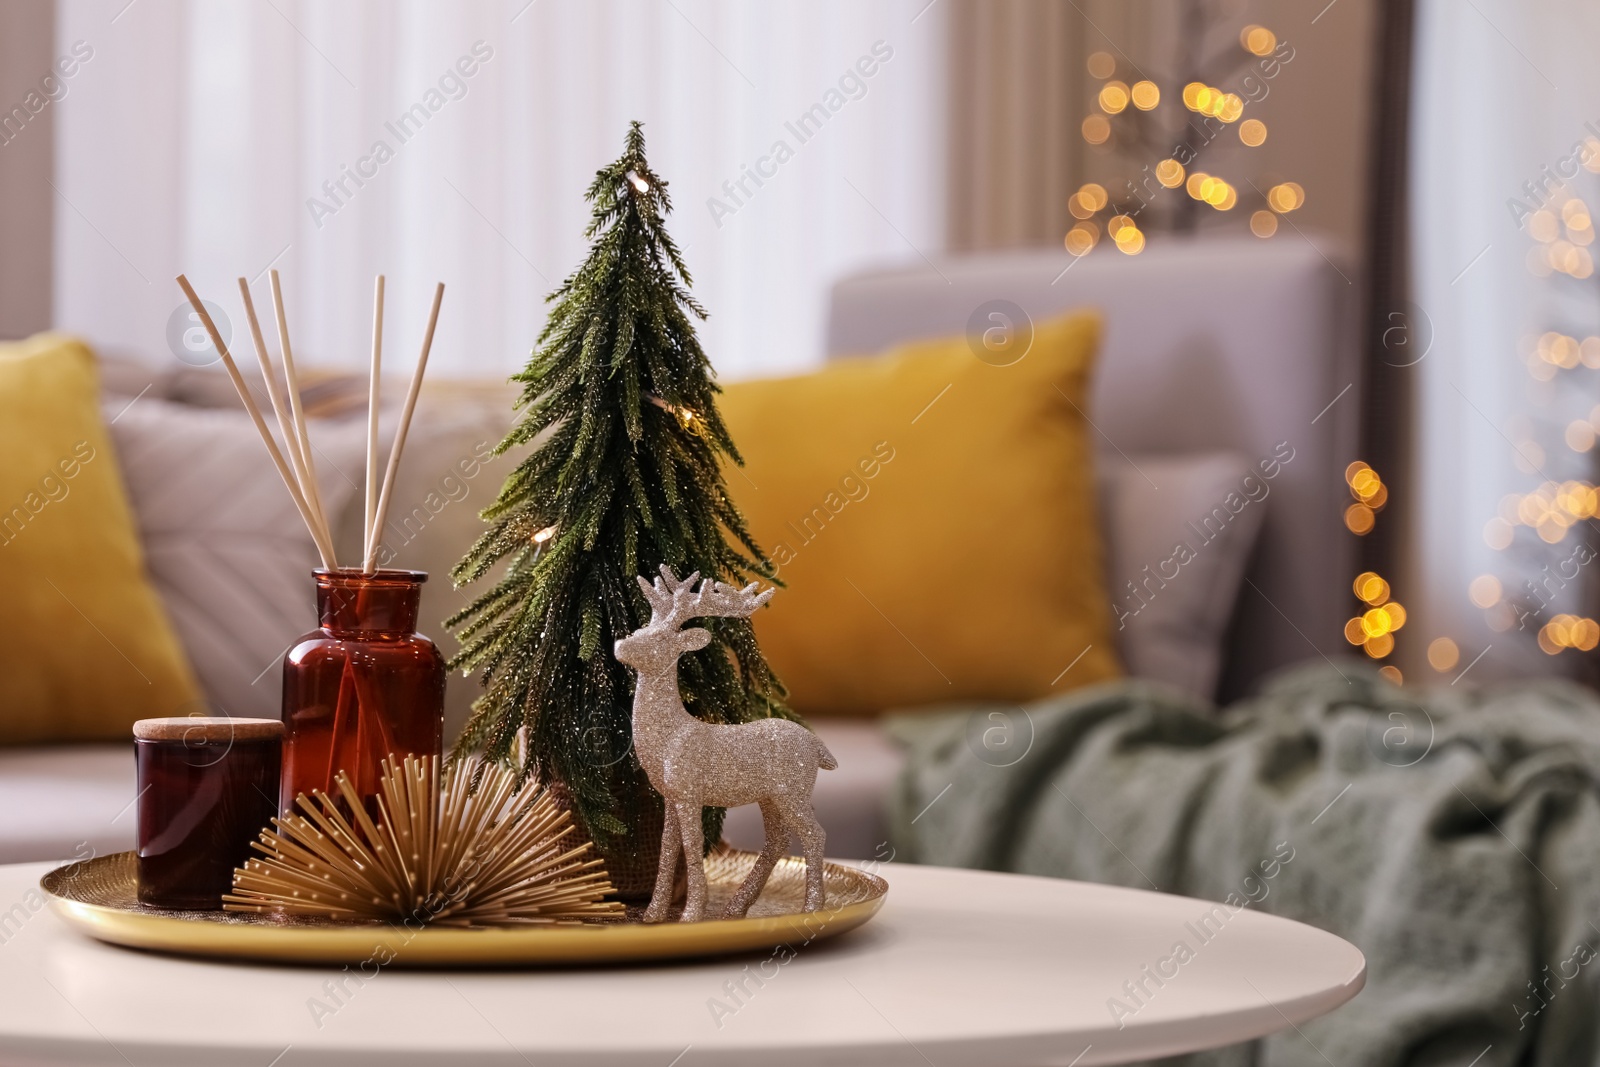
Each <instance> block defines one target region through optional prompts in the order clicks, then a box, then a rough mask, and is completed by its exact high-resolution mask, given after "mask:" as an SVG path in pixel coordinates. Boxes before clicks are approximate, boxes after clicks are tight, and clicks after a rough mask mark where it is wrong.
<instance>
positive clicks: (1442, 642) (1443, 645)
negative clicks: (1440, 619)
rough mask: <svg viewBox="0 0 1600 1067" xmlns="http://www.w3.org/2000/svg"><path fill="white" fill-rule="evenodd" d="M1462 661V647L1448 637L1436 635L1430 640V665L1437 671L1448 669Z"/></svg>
mask: <svg viewBox="0 0 1600 1067" xmlns="http://www.w3.org/2000/svg"><path fill="white" fill-rule="evenodd" d="M1460 662H1461V649H1459V648H1457V647H1456V643H1455V642H1454V641H1452V640H1450V639H1449V638H1448V637H1435V638H1434V639H1433V640H1432V641H1430V642H1428V666H1430V667H1432V668H1433V669H1434V670H1436V671H1441V672H1442V671H1448V670H1450V669H1451V668H1453V667H1454V666H1455V665H1456V664H1457V663H1460Z"/></svg>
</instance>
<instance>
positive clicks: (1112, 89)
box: [1100, 81, 1128, 115]
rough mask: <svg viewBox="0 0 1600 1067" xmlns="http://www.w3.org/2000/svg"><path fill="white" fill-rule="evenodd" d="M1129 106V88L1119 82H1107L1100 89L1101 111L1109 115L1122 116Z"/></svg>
mask: <svg viewBox="0 0 1600 1067" xmlns="http://www.w3.org/2000/svg"><path fill="white" fill-rule="evenodd" d="M1127 106H1128V86H1127V85H1126V84H1125V83H1123V82H1119V81H1113V82H1106V83H1105V85H1103V86H1101V87H1100V110H1101V111H1104V112H1105V113H1106V114H1108V115H1117V114H1120V113H1121V112H1122V111H1123V109H1124V108H1126V107H1127Z"/></svg>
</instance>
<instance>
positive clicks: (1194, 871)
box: [887, 663, 1600, 1067]
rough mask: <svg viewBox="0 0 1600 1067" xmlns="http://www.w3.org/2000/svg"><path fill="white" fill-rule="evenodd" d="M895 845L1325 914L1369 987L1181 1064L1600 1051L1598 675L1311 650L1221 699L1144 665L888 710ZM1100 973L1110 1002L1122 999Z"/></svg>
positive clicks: (906, 851)
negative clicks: (1403, 670)
mask: <svg viewBox="0 0 1600 1067" xmlns="http://www.w3.org/2000/svg"><path fill="white" fill-rule="evenodd" d="M887 722H888V727H889V729H890V732H891V733H892V734H893V735H894V736H895V737H896V738H897V739H898V740H899V741H900V742H901V743H903V744H904V745H905V746H906V748H907V750H908V753H909V761H908V764H907V767H906V770H905V772H904V774H903V775H902V777H901V779H900V781H899V783H898V785H897V788H896V790H895V793H894V796H893V798H892V800H891V812H890V818H891V827H892V838H891V843H892V845H893V847H894V849H895V858H896V859H898V860H908V861H911V862H918V863H931V864H941V865H946V866H956V867H977V868H984V869H988V870H996V871H1016V872H1020V873H1024V874H1038V875H1052V876H1056V877H1062V878H1075V879H1082V880H1085V881H1094V882H1107V883H1112V884H1117V885H1126V886H1135V887H1140V888H1153V889H1159V890H1161V891H1163V892H1171V893H1180V894H1184V895H1187V896H1193V897H1199V898H1202V899H1206V900H1217V901H1231V902H1232V903H1234V904H1235V905H1243V906H1249V907H1255V908H1259V909H1261V910H1263V911H1267V912H1271V913H1273V914H1276V915H1282V916H1285V917H1288V918H1291V919H1297V920H1300V921H1302V922H1306V923H1310V924H1312V925H1314V926H1319V927H1321V928H1323V929H1325V930H1330V931H1332V932H1333V933H1336V934H1338V935H1340V936H1341V937H1344V938H1346V939H1347V940H1349V941H1350V942H1352V943H1353V944H1355V945H1356V946H1357V947H1358V948H1360V949H1361V951H1362V952H1363V953H1365V954H1366V957H1367V964H1368V977H1367V985H1366V988H1365V989H1364V990H1363V991H1362V992H1361V993H1360V994H1359V995H1358V996H1357V997H1356V998H1355V999H1354V1000H1352V1001H1351V1002H1350V1003H1349V1004H1347V1005H1345V1006H1344V1007H1342V1008H1340V1009H1339V1010H1337V1011H1335V1012H1333V1013H1332V1014H1330V1015H1328V1016H1326V1017H1324V1018H1322V1019H1318V1020H1315V1021H1313V1022H1310V1023H1307V1024H1304V1025H1302V1026H1301V1027H1300V1028H1299V1031H1298V1032H1297V1031H1295V1030H1289V1031H1287V1032H1285V1033H1282V1034H1278V1035H1274V1036H1272V1037H1268V1038H1265V1039H1263V1040H1261V1041H1258V1042H1254V1043H1252V1044H1250V1045H1244V1046H1235V1047H1233V1048H1227V1049H1220V1050H1216V1051H1213V1052H1207V1053H1201V1054H1197V1055H1194V1056H1189V1057H1185V1058H1181V1059H1179V1060H1176V1061H1173V1062H1175V1063H1182V1064H1186V1065H1189V1067H1202V1065H1204V1067H1236V1065H1237V1067H1245V1065H1252V1067H1302V1065H1304V1067H1328V1064H1329V1063H1330V1062H1331V1063H1332V1064H1333V1065H1335V1067H1389V1065H1396V1067H1398V1065H1402V1064H1404V1065H1416V1067H1422V1065H1427V1067H1436V1065H1446V1064H1455V1065H1460V1067H1468V1065H1469V1064H1470V1065H1473V1067H1508V1065H1512V1064H1516V1065H1519V1067H1544V1065H1548V1067H1573V1065H1580V1064H1587V1065H1600V1010H1597V1007H1600V996H1597V992H1600V964H1595V963H1594V961H1595V960H1596V958H1597V955H1600V802H1597V801H1600V791H1597V789H1596V782H1597V780H1600V696H1597V695H1596V694H1595V693H1593V692H1591V691H1590V690H1588V689H1585V688H1582V687H1579V686H1576V685H1573V684H1570V683H1566V682H1560V681H1542V682H1524V683H1518V684H1515V685H1505V686H1493V687H1485V688H1482V689H1469V688H1467V687H1466V686H1465V685H1464V684H1463V685H1462V686H1461V687H1459V688H1454V687H1450V686H1444V685H1441V686H1439V687H1437V688H1411V687H1408V688H1405V689H1400V688H1397V687H1395V686H1392V685H1390V684H1388V683H1387V682H1385V681H1384V680H1382V679H1380V678H1378V677H1377V675H1376V673H1375V672H1374V671H1373V670H1372V669H1371V667H1369V666H1367V665H1365V664H1352V663H1341V664H1338V665H1336V666H1330V665H1329V664H1326V663H1319V664H1317V665H1315V666H1309V667H1301V668H1298V669H1295V670H1292V671H1289V672H1286V673H1284V674H1282V675H1279V676H1278V677H1276V678H1275V679H1273V680H1271V681H1270V682H1269V683H1268V684H1267V685H1266V686H1265V687H1264V689H1263V691H1262V693H1261V695H1259V696H1257V697H1255V698H1253V699H1251V700H1247V701H1242V702H1240V703H1238V704H1235V705H1233V706H1232V707H1229V708H1227V709H1225V710H1222V711H1218V710H1216V709H1214V708H1212V707H1209V706H1207V705H1206V704H1204V703H1203V702H1200V701H1196V700H1193V699H1189V698H1185V697H1182V696H1180V695H1177V694H1175V693H1173V692H1171V691H1169V690H1166V689H1164V688H1162V687H1159V686H1156V685H1152V684H1149V683H1143V682H1136V681H1125V682H1114V683H1108V684H1104V685H1099V686H1095V687H1092V688H1085V689H1081V690H1077V691H1075V692H1071V693H1068V694H1064V695H1062V696H1060V697H1056V698H1052V699H1048V700H1044V701H1040V702H1038V703H1035V704H1032V705H1029V706H1027V707H1017V706H1014V705H1011V706H993V707H987V706H986V707H972V708H959V709H944V710H943V711H941V712H939V713H933V714H930V713H920V714H906V715H899V716H894V717H892V718H890V719H889V720H888V721H887ZM1117 994H1118V991H1117V990H1113V989H1108V990H1107V1011H1108V1013H1110V1017H1111V1018H1114V1019H1115V1018H1119V1017H1121V1015H1119V1012H1120V1013H1122V1015H1125V1014H1127V1013H1129V1012H1132V1013H1136V1012H1137V1010H1138V1005H1137V1004H1130V1003H1127V1002H1126V998H1125V997H1124V998H1123V999H1122V1001H1121V1004H1122V1007H1121V1008H1118V1007H1117V1004H1118V1000H1117Z"/></svg>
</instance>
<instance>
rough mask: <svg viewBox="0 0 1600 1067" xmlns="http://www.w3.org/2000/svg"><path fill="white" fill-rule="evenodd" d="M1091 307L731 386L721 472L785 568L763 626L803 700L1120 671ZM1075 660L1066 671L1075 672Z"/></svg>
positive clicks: (934, 697)
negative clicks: (998, 341) (992, 347)
mask: <svg viewBox="0 0 1600 1067" xmlns="http://www.w3.org/2000/svg"><path fill="white" fill-rule="evenodd" d="M1098 338H1099V319H1098V317H1097V316H1095V315H1093V314H1087V313H1084V314H1075V315H1070V316H1067V317H1065V318H1061V319H1058V320H1055V321H1052V322H1048V323H1043V324H1040V325H1039V326H1038V327H1037V328H1036V329H1035V332H1034V338H1033V344H1032V347H1031V348H1030V349H1028V351H1027V352H1026V354H1025V355H1024V356H1023V358H1022V359H1021V360H1020V361H1018V362H1016V363H1013V364H1010V365H1009V366H995V365H991V364H990V363H986V362H984V361H982V360H980V359H978V358H977V357H976V356H975V355H974V353H973V349H972V348H971V346H969V344H968V342H967V339H966V338H963V337H957V338H952V339H949V340H938V341H927V342H919V343H915V344H909V345H906V346H904V347H902V348H899V349H897V350H895V351H894V352H891V353H889V354H888V355H886V356H882V357H877V358H871V359H851V360H845V361H841V362H839V363H835V364H832V365H830V366H829V367H827V368H826V369H824V370H822V371H819V372H817V373H815V374H809V375H806V376H804V377H799V378H787V379H778V380H770V381H753V382H740V383H734V384H731V385H728V386H726V391H725V392H724V394H723V396H722V399H721V401H720V407H721V411H722V414H723V417H724V419H725V420H726V421H727V424H728V428H729V430H730V432H731V433H732V434H733V439H734V441H735V443H736V444H737V445H738V447H739V450H740V452H741V453H743V455H744V457H745V461H746V465H745V467H744V468H743V469H742V470H740V469H737V468H733V467H731V466H730V468H729V470H728V473H727V481H728V486H729V489H730V492H731V493H732V496H733V498H734V501H735V502H736V503H737V504H738V505H739V507H740V508H742V509H743V510H744V514H745V516H746V518H747V519H748V520H749V523H750V528H751V530H752V532H753V533H754V534H755V536H756V539H757V540H758V542H759V543H760V544H761V547H762V548H763V550H765V552H766V553H767V555H768V556H769V557H770V558H771V559H772V561H773V563H774V564H776V565H777V567H778V576H779V578H781V579H782V580H783V581H784V582H785V583H786V588H784V589H781V590H779V592H778V595H777V596H776V597H774V598H773V600H772V603H771V605H770V606H769V607H768V608H767V609H766V610H763V611H762V612H760V613H759V614H758V615H757V617H756V620H755V625H756V636H757V637H758V639H759V640H760V642H761V648H762V651H763V652H765V653H766V656H767V658H768V660H769V661H770V662H771V664H772V666H773V668H774V670H776V671H777V672H778V675H779V677H780V678H782V679H783V681H784V683H785V684H786V685H787V686H788V687H789V690H790V695H791V698H792V701H793V704H794V707H795V708H796V709H797V710H799V711H801V712H804V713H807V714H818V715H822V714H874V713H877V712H881V711H884V710H886V709H888V708H892V707H903V706H910V705H917V704H929V703H937V702H941V701H949V700H966V699H983V700H1019V701H1020V700H1027V699H1029V698H1032V697H1037V696H1040V695H1043V694H1045V693H1049V692H1059V691H1061V690H1062V689H1065V688H1068V687H1071V686H1076V685H1083V684H1085V683H1088V682H1095V681H1100V680H1102V679H1106V678H1113V677H1116V676H1117V675H1119V674H1120V673H1121V670H1120V667H1119V665H1118V663H1117V659H1116V653H1115V650H1114V648H1113V644H1112V638H1111V614H1110V601H1109V598H1108V596H1107V594H1106V590H1105V588H1104V578H1103V571H1102V566H1101V558H1102V548H1101V544H1100V535H1099V530H1098V527H1097V518H1096V507H1095V483H1094V473H1093V466H1092V458H1091V449H1090V438H1089V435H1090V429H1089V427H1088V425H1087V422H1086V419H1085V416H1084V412H1085V411H1086V410H1087V409H1088V400H1087V394H1088V389H1089V376H1090V371H1091V369H1092V366H1093V363H1094V355H1095V347H1096V342H1097V340H1098ZM1069 667H1070V670H1069V669H1068V668H1069Z"/></svg>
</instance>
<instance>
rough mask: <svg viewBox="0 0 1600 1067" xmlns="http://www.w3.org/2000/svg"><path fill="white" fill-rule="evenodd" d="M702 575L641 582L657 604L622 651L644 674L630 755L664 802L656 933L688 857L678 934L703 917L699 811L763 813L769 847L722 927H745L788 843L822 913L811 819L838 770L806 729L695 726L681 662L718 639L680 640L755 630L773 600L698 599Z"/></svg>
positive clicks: (752, 589) (724, 589) (714, 589)
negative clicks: (815, 794) (710, 626)
mask: <svg viewBox="0 0 1600 1067" xmlns="http://www.w3.org/2000/svg"><path fill="white" fill-rule="evenodd" d="M699 577H700V575H699V574H691V575H689V577H687V578H685V579H684V580H683V581H681V582H680V581H678V579H677V578H676V577H675V576H674V575H673V573H672V570H671V568H669V567H667V566H666V565H665V564H663V565H662V567H661V577H659V578H657V579H656V580H655V583H654V584H653V585H652V584H651V583H650V582H647V581H645V580H644V578H642V577H641V578H640V579H639V588H640V589H641V590H643V592H644V596H645V599H646V600H647V601H649V603H650V621H649V623H648V624H647V625H645V626H643V627H641V628H639V629H638V630H635V631H634V632H633V633H631V634H629V635H628V636H627V637H625V638H623V639H622V640H620V641H618V642H617V645H616V656H617V660H618V662H620V663H624V664H627V665H628V666H630V667H632V668H633V669H634V670H636V671H638V672H639V684H638V686H637V688H636V689H635V691H634V697H633V743H634V750H635V752H637V754H638V757H639V762H640V764H641V765H643V767H644V772H645V774H646V775H647V776H648V777H649V779H650V784H651V785H653V786H655V787H656V789H657V790H659V791H660V793H661V795H662V796H663V797H664V798H665V799H666V805H667V806H666V825H665V826H664V828H663V829H662V833H661V856H660V860H659V863H658V866H657V870H656V885H655V892H654V894H653V895H652V896H651V898H650V906H649V908H647V909H646V910H645V913H644V921H645V922H660V921H661V920H663V919H665V918H666V917H667V908H668V907H669V906H670V905H671V903H672V890H673V882H674V879H675V877H676V875H677V869H678V854H679V852H680V850H681V852H682V854H683V858H684V860H685V863H686V866H687V868H688V876H689V877H688V881H689V895H688V899H687V900H686V902H685V903H684V907H683V915H682V921H683V922H698V921H699V920H700V919H701V918H703V917H704V915H705V907H706V874H705V867H704V857H703V853H702V839H701V816H700V813H701V810H702V808H704V807H705V806H706V805H708V804H715V805H720V806H722V807H724V808H733V807H738V806H740V805H742V804H760V805H761V819H762V822H763V824H764V825H765V827H766V843H765V844H764V845H763V846H762V849H761V855H760V856H759V857H758V858H757V859H756V863H755V866H754V867H752V868H751V869H750V874H749V875H748V876H747V877H746V878H745V880H744V883H743V884H742V885H740V887H739V890H738V892H737V893H735V894H734V896H733V899H732V900H731V901H729V902H728V909H727V912H726V914H725V916H724V917H725V918H729V919H740V918H743V917H744V914H745V912H747V911H748V910H749V909H750V905H751V904H752V903H754V901H755V899H756V897H758V896H760V895H761V889H762V887H763V886H765V885H766V884H767V878H768V877H769V876H771V874H772V868H773V866H774V865H776V864H777V862H778V857H779V856H781V855H783V853H784V852H786V851H787V850H788V847H789V831H791V830H793V831H794V833H795V835H796V836H797V837H799V838H800V843H801V846H802V848H803V849H804V851H805V857H806V899H805V910H806V911H816V910H817V909H818V908H820V907H822V902H823V887H822V848H823V841H824V835H823V832H822V826H821V825H820V824H819V823H818V822H817V817H816V815H815V814H814V813H813V812H812V810H811V790H812V789H813V787H815V786H816V784H817V769H818V768H821V769H823V770H829V771H831V770H833V769H834V768H835V767H837V766H838V765H839V763H838V761H837V760H835V759H834V758H833V753H831V752H829V751H828V746H826V745H824V744H823V743H822V741H821V739H820V738H818V737H817V736H816V735H815V734H813V733H812V732H811V731H810V730H807V729H806V728H805V727H804V726H801V725H800V724H799V723H794V722H786V721H784V720H782V719H767V720H765V721H763V722H749V723H741V724H738V725H731V726H730V725H714V724H711V723H705V722H701V721H700V720H699V719H697V718H695V717H694V716H692V715H690V714H689V713H688V712H687V711H686V710H685V709H684V706H683V701H682V700H681V699H680V698H679V694H678V659H679V657H680V656H682V655H683V654H684V653H686V652H694V651H696V650H698V649H702V648H705V647H706V645H708V644H710V642H711V632H710V631H709V630H706V629H703V628H701V627H691V628H690V629H687V630H686V629H683V624H684V623H686V622H688V621H689V620H691V619H700V618H748V617H749V616H750V615H752V614H753V613H754V612H755V610H756V609H757V608H759V607H761V606H762V605H763V604H765V603H766V602H767V601H768V600H770V599H772V594H773V590H771V589H768V590H767V591H766V592H763V593H758V592H756V583H755V582H751V583H750V584H749V585H747V586H746V587H744V588H743V589H735V588H733V587H732V586H728V585H724V584H723V583H721V582H714V581H712V580H711V579H709V578H707V579H706V580H705V581H703V582H701V583H700V588H699V589H698V590H697V589H695V587H694V583H695V582H696V580H698V579H699Z"/></svg>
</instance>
